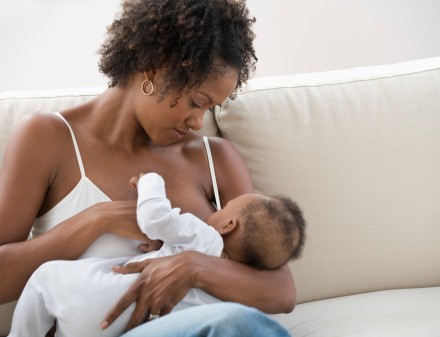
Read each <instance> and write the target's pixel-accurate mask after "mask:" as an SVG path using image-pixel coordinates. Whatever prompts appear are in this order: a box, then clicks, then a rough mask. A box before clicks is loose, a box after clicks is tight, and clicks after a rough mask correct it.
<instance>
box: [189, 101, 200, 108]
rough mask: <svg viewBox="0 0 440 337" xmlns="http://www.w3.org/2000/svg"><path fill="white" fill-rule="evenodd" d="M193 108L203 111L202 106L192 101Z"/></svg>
mask: <svg viewBox="0 0 440 337" xmlns="http://www.w3.org/2000/svg"><path fill="white" fill-rule="evenodd" d="M191 108H193V109H201V107H200V105H198V104H197V103H196V102H194V101H193V100H191Z"/></svg>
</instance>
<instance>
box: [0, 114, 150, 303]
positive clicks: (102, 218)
mask: <svg viewBox="0 0 440 337" xmlns="http://www.w3.org/2000/svg"><path fill="white" fill-rule="evenodd" d="M53 123H54V122H53V119H51V117H48V116H43V115H36V116H31V117H27V118H25V120H24V121H23V122H21V123H20V124H19V126H18V127H17V129H16V132H15V133H14V135H13V136H12V137H11V139H10V141H9V144H8V147H7V150H6V152H5V156H4V161H3V166H2V169H1V171H0V233H1V235H0V273H1V275H2V282H1V283H0V303H5V302H9V301H12V300H15V299H17V298H18V297H19V295H20V293H21V291H22V289H23V287H24V285H25V284H26V282H27V280H28V279H29V277H30V275H31V274H32V272H33V271H34V270H35V269H36V268H38V267H39V266H40V265H41V264H42V263H44V262H46V261H49V260H54V259H74V258H77V257H79V256H80V255H81V254H82V253H83V252H84V251H85V250H86V249H87V248H88V247H89V246H90V244H91V243H92V242H93V241H95V240H96V238H97V237H99V236H100V235H101V234H103V233H105V232H114V233H117V232H118V231H119V232H122V235H125V236H127V237H132V238H133V236H136V235H137V237H138V239H140V238H141V236H140V235H142V237H144V236H143V234H139V233H137V232H136V231H139V228H138V226H137V223H136V217H135V208H136V206H135V202H134V201H126V202H111V203H104V204H98V205H96V206H93V207H91V208H90V209H88V210H86V211H84V212H82V213H80V214H78V215H77V216H75V217H73V218H71V219H68V220H66V221H64V222H63V223H61V224H60V225H58V226H57V227H56V228H54V229H53V230H51V231H49V232H48V233H45V234H43V235H41V236H39V237H38V238H35V239H32V240H27V237H28V236H29V233H30V230H31V228H32V225H33V222H34V220H35V218H36V217H37V215H38V212H39V209H40V208H41V205H42V204H43V202H44V200H45V198H46V197H47V194H48V191H49V190H50V187H51V184H52V182H53V181H54V179H55V177H56V175H57V174H58V172H57V169H58V161H59V160H60V158H61V160H62V158H63V157H62V154H63V152H64V151H63V149H61V150H60V149H59V147H60V145H59V143H60V139H61V138H62V135H61V134H59V128H56V127H54V125H53ZM60 153H61V157H60ZM118 221H120V222H119V224H118ZM121 223H124V224H127V223H128V224H131V226H121ZM124 231H126V233H123V232H124ZM139 232H140V231H139Z"/></svg>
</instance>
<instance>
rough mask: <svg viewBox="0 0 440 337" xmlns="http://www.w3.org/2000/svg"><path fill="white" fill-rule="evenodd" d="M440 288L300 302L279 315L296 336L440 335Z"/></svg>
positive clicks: (411, 336) (425, 336) (409, 336)
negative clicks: (290, 310) (290, 314)
mask: <svg viewBox="0 0 440 337" xmlns="http://www.w3.org/2000/svg"><path fill="white" fill-rule="evenodd" d="M439 303H440V287H435V288H418V289H401V290H387V291H379V292H373V293H367V294H361V295H352V296H345V297H339V298H334V299H328V300H321V301H316V302H310V303H304V304H301V305H299V306H298V307H297V308H296V309H295V311H294V315H293V316H289V315H276V316H274V317H275V318H276V319H278V320H279V321H280V322H281V323H282V324H283V325H284V326H286V328H288V329H289V331H290V332H291V334H292V336H295V337H300V336H301V337H303V336H307V337H340V336H356V337H415V336H417V337H438V336H439V326H440V323H439V322H440V320H439V317H440V305H439Z"/></svg>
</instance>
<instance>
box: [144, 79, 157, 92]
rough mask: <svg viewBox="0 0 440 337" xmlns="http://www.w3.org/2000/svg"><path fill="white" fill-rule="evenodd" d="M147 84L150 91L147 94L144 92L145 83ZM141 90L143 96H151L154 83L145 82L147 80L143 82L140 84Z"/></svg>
mask: <svg viewBox="0 0 440 337" xmlns="http://www.w3.org/2000/svg"><path fill="white" fill-rule="evenodd" d="M147 82H148V83H149V84H150V85H151V90H150V91H148V92H145V83H147ZM141 90H142V93H143V94H144V95H145V96H151V95H152V94H153V92H154V83H153V82H152V81H151V80H147V79H146V80H144V81H143V82H142V84H141Z"/></svg>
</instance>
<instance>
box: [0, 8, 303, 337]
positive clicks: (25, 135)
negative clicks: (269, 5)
mask: <svg viewBox="0 0 440 337" xmlns="http://www.w3.org/2000/svg"><path fill="white" fill-rule="evenodd" d="M252 22H253V20H251V19H249V17H248V11H247V9H246V7H245V4H244V3H243V2H239V1H230V0H210V1H206V0H204V1H197V0H170V1H167V0H162V1H157V0H138V1H126V2H125V3H124V4H123V10H122V13H121V15H120V17H118V18H117V19H116V20H115V21H114V22H113V24H112V25H111V26H110V27H109V29H108V37H107V40H106V41H105V42H104V44H103V46H102V48H101V50H100V54H101V60H100V70H101V71H102V72H103V73H104V74H106V75H107V76H108V77H109V78H110V82H109V88H108V90H106V91H105V92H103V93H102V94H101V95H100V96H99V97H97V98H96V99H94V100H92V101H91V102H88V103H86V104H84V105H81V106H78V107H74V108H71V109H67V110H65V111H62V112H61V113H60V114H39V115H32V116H29V117H27V118H26V119H24V120H23V121H22V122H21V123H20V125H19V127H18V128H17V130H16V133H15V135H14V136H13V137H12V138H11V139H10V142H9V145H8V147H7V149H6V152H5V157H4V163H3V168H2V172H1V175H0V232H1V233H2V235H1V238H0V244H1V245H2V246H1V248H0V268H1V269H0V270H1V273H2V283H1V285H0V287H1V288H0V303H5V302H8V301H11V300H15V299H17V298H18V296H19V295H20V293H21V291H22V289H23V287H24V285H25V283H26V281H27V280H28V278H29V277H30V275H31V274H32V272H33V271H34V270H35V269H36V268H37V267H38V266H40V265H41V264H42V263H44V262H46V261H49V260H54V259H77V258H81V257H86V256H107V257H111V256H114V255H120V254H121V252H120V251H115V250H114V247H116V245H119V244H121V245H122V246H123V243H121V242H118V241H117V240H116V241H111V240H115V236H114V235H116V236H117V237H123V238H129V239H132V240H139V241H142V242H144V243H145V242H146V243H148V238H146V237H145V236H144V235H143V234H142V233H141V232H140V231H139V228H138V226H137V223H136V215H135V200H136V195H135V193H134V192H133V190H132V188H131V187H130V184H129V183H128V181H129V179H130V177H132V176H136V175H138V174H139V173H140V172H150V171H155V172H158V173H159V174H161V175H162V176H163V177H164V179H165V181H166V184H167V187H168V188H167V193H168V195H169V198H170V200H171V201H172V203H173V205H176V206H179V207H180V208H181V209H182V211H183V212H192V213H194V214H195V215H197V216H199V217H200V218H201V219H205V218H206V217H207V216H208V215H209V214H210V213H212V212H213V211H214V209H213V206H212V203H211V202H212V201H213V200H214V198H215V196H214V188H213V182H212V180H211V174H210V171H209V167H208V163H207V155H206V150H205V147H204V145H203V141H202V139H201V138H200V137H199V136H198V135H196V134H194V133H193V132H192V131H191V129H193V130H199V129H200V128H201V126H202V117H203V113H204V111H205V110H207V109H211V108H214V107H215V106H216V105H220V104H222V103H223V102H224V101H225V100H226V99H227V98H228V97H230V96H233V95H234V93H235V91H236V90H237V89H238V88H239V87H240V86H241V85H242V84H243V83H244V82H245V81H246V80H247V79H248V77H249V74H250V72H251V70H252V69H253V67H254V63H255V60H256V58H255V55H254V49H253V47H252V41H253V33H252V31H251V25H252ZM210 146H211V151H212V155H213V159H214V163H215V171H216V175H217V184H218V190H219V196H220V201H221V204H225V203H226V202H227V201H228V200H230V199H232V198H234V197H236V196H237V195H240V194H243V193H248V192H252V190H253V187H252V182H251V178H250V175H249V172H248V170H247V168H246V166H245V164H244V162H243V159H242V158H241V157H240V155H239V154H238V153H237V151H236V150H235V149H234V148H233V147H232V146H231V145H230V144H229V143H228V142H227V141H225V140H223V139H211V140H210ZM31 229H32V234H33V239H32V240H26V238H27V237H28V235H29V233H30V232H31ZM110 234H111V235H110ZM109 241H110V242H111V245H109V244H108V242H109ZM120 241H123V240H122V239H121V240H120ZM124 242H125V241H124ZM144 246H145V245H144ZM121 251H122V252H124V253H125V254H127V252H131V254H133V255H134V254H136V253H137V251H136V249H135V248H134V246H133V244H132V245H131V246H130V247H123V248H121ZM23 257H25V259H23ZM120 272H121V273H134V272H140V275H139V278H138V280H137V282H136V283H135V284H134V285H133V287H132V288H131V289H130V291H129V292H127V293H126V295H124V297H123V298H122V299H121V301H120V302H119V303H118V304H117V305H116V306H115V308H113V310H111V311H110V312H109V315H108V316H107V318H106V319H107V321H108V323H109V324H111V323H112V321H113V320H114V319H116V318H117V316H118V315H119V314H120V313H121V312H122V311H123V310H124V308H125V307H127V306H128V305H129V304H130V303H132V302H134V301H136V302H137V306H136V309H135V311H134V314H133V316H132V318H131V320H130V322H129V325H128V327H127V328H128V329H131V328H133V327H135V326H138V325H139V324H141V323H143V322H145V321H146V320H148V319H149V315H150V314H151V315H161V316H163V315H165V314H167V313H168V312H170V311H171V310H172V308H173V306H174V305H175V304H176V303H177V302H179V301H180V300H181V299H182V298H183V297H184V296H185V294H186V292H187V291H188V289H189V288H191V287H196V288H201V289H203V290H205V291H206V292H208V293H210V294H212V295H214V296H216V297H218V298H220V299H222V300H224V301H233V302H239V303H242V304H245V305H248V306H252V307H256V308H259V309H261V310H262V311H265V312H268V313H276V312H288V311H291V310H292V309H293V307H294V303H295V298H296V293H295V287H294V283H293V279H292V276H291V274H290V271H289V270H288V268H287V267H285V268H282V269H280V270H276V271H257V270H254V269H252V268H249V267H246V266H244V265H241V264H239V263H234V262H232V261H227V260H224V261H223V260H221V259H218V258H213V257H208V256H204V255H201V254H197V253H194V252H186V253H182V254H179V255H177V256H174V257H167V258H163V259H156V260H150V261H144V262H141V263H138V264H134V265H131V266H129V267H126V268H125V269H124V268H121V270H120ZM268 289H270V291H268ZM286 294H287V296H286ZM222 305H223V307H222V312H223V313H225V317H223V318H219V319H220V321H215V322H212V323H210V329H211V328H212V327H214V328H215V327H218V326H219V325H220V324H221V320H227V319H228V318H227V317H226V316H227V315H226V314H227V313H231V314H234V315H235V313H236V312H237V311H238V312H240V314H242V316H241V317H245V316H246V315H249V317H250V319H252V320H253V323H252V324H253V326H255V327H258V324H260V325H261V329H263V328H264V327H269V329H272V328H273V327H274V326H275V328H276V329H280V335H283V334H284V333H285V332H284V331H283V330H282V329H281V328H280V327H279V326H277V325H276V324H275V323H274V322H272V321H270V319H269V318H268V317H267V316H265V315H263V314H262V313H261V312H259V311H255V310H251V309H248V308H247V307H244V306H239V305H232V304H228V303H224V304H222ZM211 311H212V312H217V313H218V310H217V309H216V308H212V307H210V308H205V309H204V310H203V309H201V311H200V312H203V313H204V316H202V317H201V320H202V321H203V322H208V321H209V319H208V316H209V315H208V316H207V314H208V313H209V312H211ZM198 314H200V313H198ZM171 316H173V319H172V320H171V322H173V323H172V324H173V328H175V329H177V330H175V331H173V332H172V334H171V335H172V336H177V335H178V334H177V332H179V333H181V335H182V336H192V335H194V333H195V328H196V326H199V324H200V322H199V321H196V318H195V317H194V314H190V313H183V314H180V316H174V314H173V315H170V316H164V317H162V318H160V319H157V320H154V321H152V322H149V323H147V324H143V325H141V326H139V327H138V328H137V329H135V330H132V331H131V332H130V333H138V336H142V335H145V336H147V335H148V334H151V335H155V336H167V334H166V333H165V332H164V329H165V328H166V326H168V328H169V326H170V324H169V323H167V320H169V319H171ZM181 316H183V317H181ZM179 317H180V319H179ZM177 322H180V323H177ZM228 322H229V323H228V324H229V325H230V326H231V327H230V329H229V330H230V332H226V331H222V332H221V335H222V336H227V335H228V333H231V334H230V335H231V336H233V335H234V333H235V334H236V335H237V336H245V335H246V333H245V332H243V331H244V330H243V329H244V328H243V329H241V330H240V329H239V328H238V325H237V326H236V325H234V324H231V321H228ZM161 325H162V327H161ZM164 325H166V326H164ZM152 329H156V330H152ZM216 331H219V330H216ZM240 331H241V332H240ZM267 331H269V330H267ZM261 332H264V331H263V330H261ZM217 333H220V332H217ZM252 335H254V336H255V335H256V332H255V331H252Z"/></svg>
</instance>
